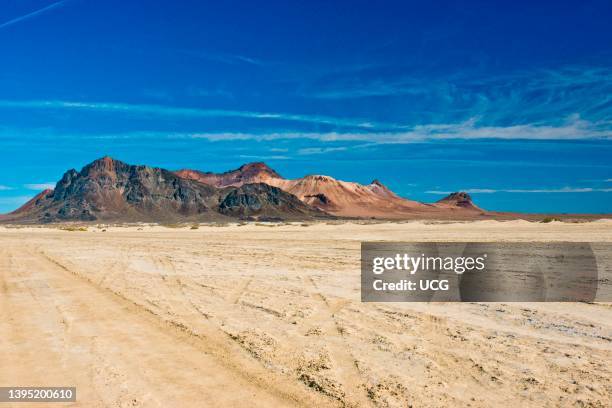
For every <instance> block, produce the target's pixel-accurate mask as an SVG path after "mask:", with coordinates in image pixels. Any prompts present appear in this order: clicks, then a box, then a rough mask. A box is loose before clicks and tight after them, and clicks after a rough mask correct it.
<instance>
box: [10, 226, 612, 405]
mask: <svg viewBox="0 0 612 408" xmlns="http://www.w3.org/2000/svg"><path fill="white" fill-rule="evenodd" d="M362 240H394V241H469V240H474V241H529V240H558V241H606V242H612V222H610V221H598V222H592V223H586V224H562V223H557V222H553V223H550V224H533V223H528V222H525V221H512V222H497V221H482V222H477V223H455V224H431V223H418V222H413V223H404V224H401V223H387V224H372V225H358V224H355V223H347V224H342V225H329V224H325V223H322V224H317V225H309V226H302V225H300V224H294V225H284V226H265V225H245V226H238V225H231V226H223V227H213V226H202V227H200V228H199V229H197V230H191V229H188V228H183V229H173V228H164V227H149V226H143V227H129V228H126V227H112V228H107V230H106V231H105V232H102V230H101V229H100V228H95V227H89V230H88V231H87V232H80V231H62V230H59V229H57V228H55V229H53V228H21V229H7V228H0V333H1V335H0V386H9V385H11V386H36V385H38V386H76V387H77V395H78V402H77V403H76V404H73V405H76V406H83V407H115V406H121V407H123V406H125V407H134V406H143V407H175V406H176V407H191V406H196V407H198V406H364V407H367V406H397V407H406V406H414V407H422V406H424V407H438V406H474V407H484V406H487V407H490V406H513V407H519V406H520V407H543V406H577V407H584V406H593V407H609V406H611V403H612V397H611V394H612V385H611V379H612V306H611V305H610V304H576V303H565V304H561V303H531V304H527V303H525V304H517V303H508V304H499V303H469V304H468V303H463V304H460V303H431V304H424V303H403V304H400V303H369V304H365V303H361V302H360V301H359V296H360V293H359V285H360V280H359V247H360V241H362ZM599 261H600V262H601V261H602V260H601V259H600V260H599ZM603 262H607V263H609V262H610V258H606V259H604V260H603ZM9 405H10V404H0V406H9ZM58 405H59V406H63V405H70V404H52V406H58ZM15 406H17V407H22V406H24V405H20V404H16V405H15ZM37 406H44V404H37Z"/></svg>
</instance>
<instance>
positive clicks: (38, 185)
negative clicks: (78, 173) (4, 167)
mask: <svg viewBox="0 0 612 408" xmlns="http://www.w3.org/2000/svg"><path fill="white" fill-rule="evenodd" d="M23 186H24V187H25V188H27V189H28V190H35V191H39V190H47V189H53V188H55V183H52V182H48V183H32V184H24V185H23Z"/></svg>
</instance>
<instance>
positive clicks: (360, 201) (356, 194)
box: [176, 163, 485, 219]
mask: <svg viewBox="0 0 612 408" xmlns="http://www.w3.org/2000/svg"><path fill="white" fill-rule="evenodd" d="M176 174H177V175H178V176H180V177H183V178H186V179H189V180H194V181H199V182H202V183H205V184H210V185H212V186H215V187H227V186H241V185H244V184H245V183H266V184H268V185H272V186H275V187H279V188H281V189H282V190H284V191H286V192H288V193H291V194H293V195H295V196H296V197H298V198H299V199H300V200H302V202H304V203H305V204H308V205H310V206H312V207H316V208H318V209H320V210H322V211H325V212H327V213H329V214H333V215H336V216H341V217H366V218H371V217H376V218H397V219H401V218H418V217H425V218H432V217H440V218H447V217H448V216H452V217H455V218H465V217H467V218H474V217H476V216H481V215H484V214H485V211H484V210H482V209H480V208H479V207H477V206H476V205H474V204H473V203H471V199H469V203H470V205H466V202H465V200H463V201H462V200H459V199H458V198H457V197H468V198H469V196H467V194H466V193H453V194H451V195H449V196H448V197H446V198H444V199H442V200H440V201H438V202H437V203H435V204H425V203H421V202H418V201H412V200H407V199H405V198H402V197H400V196H398V195H397V194H395V193H394V192H393V191H391V190H390V189H389V188H387V187H386V186H385V185H384V184H382V183H381V182H380V181H378V180H374V181H372V182H371V183H370V184H368V185H363V184H359V183H354V182H348V181H341V180H336V179H334V178H333V177H330V176H325V175H309V176H305V177H302V178H298V179H292V180H289V179H285V178H283V177H281V176H280V175H279V174H278V173H277V172H276V171H274V170H273V169H271V168H270V167H268V166H267V165H266V164H265V163H249V164H245V165H243V166H241V167H240V168H238V169H236V170H232V171H228V172H225V173H210V172H201V171H197V170H180V171H177V172H176Z"/></svg>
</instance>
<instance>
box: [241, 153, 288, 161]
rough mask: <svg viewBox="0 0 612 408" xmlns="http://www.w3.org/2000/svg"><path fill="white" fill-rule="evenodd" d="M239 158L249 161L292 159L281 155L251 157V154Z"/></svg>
mask: <svg viewBox="0 0 612 408" xmlns="http://www.w3.org/2000/svg"><path fill="white" fill-rule="evenodd" d="M238 157H240V158H241V159H248V160H289V159H291V158H290V157H288V156H281V155H255V154H253V155H251V154H241V155H239V156H238Z"/></svg>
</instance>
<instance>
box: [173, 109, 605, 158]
mask: <svg viewBox="0 0 612 408" xmlns="http://www.w3.org/2000/svg"><path fill="white" fill-rule="evenodd" d="M173 137H188V138H196V139H197V138H202V139H208V140H212V141H219V140H248V139H253V140H275V139H300V138H303V139H314V140H319V141H323V142H332V141H364V142H370V143H375V144H382V143H386V144H393V143H413V142H420V141H427V140H446V139H507V140H510V139H531V140H580V139H612V129H608V128H607V127H606V126H601V124H599V123H591V122H589V121H585V120H581V119H580V118H577V117H572V118H569V119H568V120H567V121H566V122H565V123H563V124H561V125H559V126H550V125H536V124H529V125H516V126H478V124H477V120H476V119H472V120H469V121H466V122H462V123H454V124H431V125H418V126H414V127H413V128H411V129H409V130H406V131H392V132H377V131H371V132H316V133H315V132H282V133H280V132H271V133H261V134H251V133H241V132H225V133H182V134H181V133H176V134H174V135H173ZM313 152H315V151H311V153H313ZM316 153H320V152H316Z"/></svg>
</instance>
